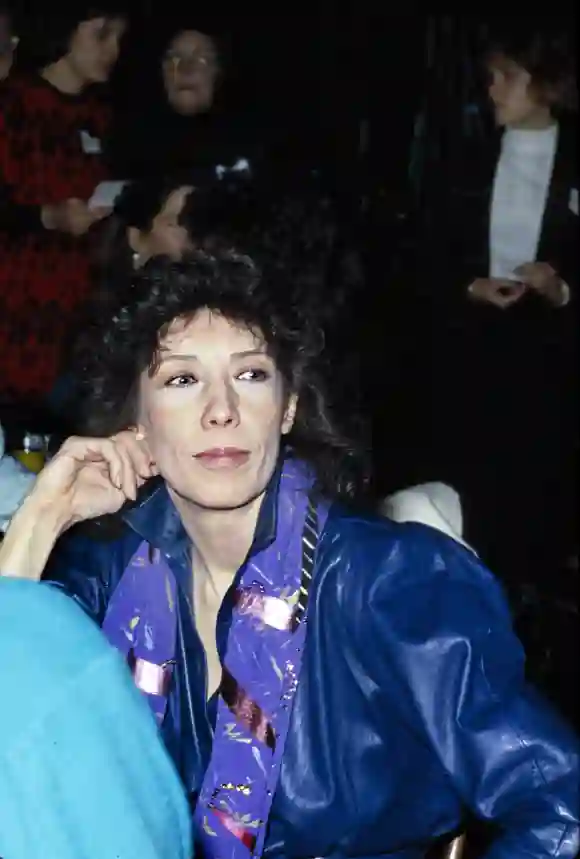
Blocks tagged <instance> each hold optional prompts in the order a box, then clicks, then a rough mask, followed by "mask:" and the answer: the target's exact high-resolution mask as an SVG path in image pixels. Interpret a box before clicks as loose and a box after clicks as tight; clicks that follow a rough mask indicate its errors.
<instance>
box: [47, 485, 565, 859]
mask: <svg viewBox="0 0 580 859" xmlns="http://www.w3.org/2000/svg"><path fill="white" fill-rule="evenodd" d="M276 492H277V485H276V481H273V483H272V486H271V487H270V489H269V491H268V494H267V496H266V498H265V500H264V504H263V506H262V510H261V513H260V519H259V522H258V529H257V534H256V540H255V544H254V546H253V548H252V552H257V551H259V550H260V548H263V546H264V545H267V544H268V541H270V540H272V539H273V536H274V535H275V533H276V527H277V523H276V518H275V515H276V503H275V502H276ZM125 519H126V523H127V528H126V531H125V533H124V534H122V535H120V536H118V537H117V538H115V539H105V538H104V537H103V539H102V540H97V539H94V538H89V537H88V536H80V535H77V536H71V537H70V538H69V539H66V540H64V541H63V542H62V544H61V546H60V547H59V550H58V551H57V552H56V553H55V555H54V556H53V559H52V561H51V565H50V570H49V572H48V575H49V576H50V577H51V578H52V580H53V582H54V583H55V584H58V585H59V586H60V587H62V588H63V589H64V590H66V591H67V592H68V593H70V594H71V595H73V596H74V598H75V599H77V600H78V602H79V603H80V604H81V605H83V607H84V608H85V610H86V611H87V612H88V613H89V614H90V615H91V616H93V617H94V618H95V619H96V620H97V622H102V620H103V617H104V612H105V611H106V606H107V602H108V599H109V597H110V594H111V593H112V591H113V590H114V588H115V586H116V584H117V582H118V581H119V578H120V576H121V575H122V573H123V571H124V569H125V567H126V565H127V562H128V561H129V559H130V557H131V555H132V554H133V552H134V551H135V549H136V547H137V545H138V544H139V542H140V541H141V540H142V539H146V540H148V541H149V542H150V543H151V544H152V545H153V546H154V547H156V548H158V549H160V550H161V551H162V552H163V553H164V555H165V558H166V560H167V562H168V564H169V565H170V566H171V568H172V570H173V572H174V574H175V576H176V579H177V583H178V600H179V616H178V636H177V639H178V648H177V653H176V660H177V664H176V670H175V673H174V685H173V689H172V690H171V693H170V697H169V702H168V711H167V716H166V719H165V723H164V726H163V732H164V739H165V742H166V745H167V747H168V749H169V751H170V753H171V754H172V756H173V759H174V761H175V763H176V766H177V768H178V770H179V772H180V775H181V778H182V780H183V783H184V785H185V787H186V790H187V791H188V793H189V794H190V797H191V801H192V802H195V799H196V796H197V793H198V791H199V788H200V785H201V781H202V778H203V774H204V772H205V768H206V767H207V764H208V760H209V755H210V752H211V744H212V728H211V725H210V722H209V720H208V713H207V707H206V702H205V700H204V689H205V660H204V654H203V649H202V645H201V642H200V640H199V637H198V635H197V633H196V631H195V624H194V618H193V613H192V611H193V607H192V604H191V596H190V595H191V572H190V562H189V552H188V542H187V536H186V534H185V531H184V529H183V526H182V525H181V522H180V519H179V516H178V514H177V511H176V510H175V508H174V506H173V504H172V502H171V500H170V498H169V495H168V493H167V490H166V489H165V487H164V486H163V485H160V486H158V487H157V488H155V489H154V490H153V491H149V492H148V493H146V495H145V496H144V497H143V498H142V500H140V502H138V503H137V504H136V505H135V506H134V507H133V508H132V509H131V510H130V511H129V512H128V513H127V514H126V516H125ZM230 621H231V598H229V597H226V599H225V601H224V605H223V606H222V609H221V611H220V614H219V617H218V626H217V638H218V648H219V649H220V651H221V652H222V653H223V643H224V641H225V637H226V636H227V631H228V627H229V624H230ZM579 778H580V771H579V748H578V742H577V738H576V737H575V736H574V735H573V733H572V732H571V730H570V729H569V728H568V727H567V726H566V725H565V724H563V723H562V722H561V720H560V719H559V718H558V716H557V715H556V714H554V713H553V711H552V710H551V708H550V707H549V706H548V705H547V704H546V703H545V702H544V701H542V700H540V699H539V698H538V697H537V696H536V695H535V693H534V692H533V690H531V689H530V688H529V687H528V686H527V685H526V683H525V681H524V657H523V652H522V648H521V646H520V644H519V642H518V640H517V639H516V637H515V636H514V634H513V631H512V628H511V621H510V617H509V612H508V609H507V605H506V602H505V599H504V596H503V593H502V591H501V588H500V587H499V585H498V583H497V582H496V580H495V579H494V577H493V576H492V575H491V574H490V573H489V572H488V571H487V570H486V569H485V567H483V566H482V564H481V563H480V562H479V560H478V559H477V558H476V557H475V556H474V555H473V553H471V552H469V551H468V550H467V549H464V548H463V547H462V546H460V545H459V544H457V543H455V542H454V541H452V540H451V539H448V538H446V537H445V536H443V535H441V534H439V533H437V532H435V531H433V530H431V529H429V528H427V527H425V526H421V525H415V524H396V523H392V522H389V521H386V520H383V519H374V518H368V517H358V516H355V515H351V514H349V513H348V512H346V511H344V510H343V509H341V508H340V507H338V506H335V507H333V508H332V509H331V511H330V514H329V518H328V521H327V524H326V527H325V529H324V533H323V535H322V538H321V542H320V545H319V551H318V555H317V564H316V569H315V571H314V577H313V585H312V589H311V594H310V602H309V620H308V627H307V638H306V645H305V652H304V658H303V664H302V671H301V679H300V684H299V688H298V692H297V695H296V699H295V703H294V709H293V713H292V719H291V723H290V727H289V732H288V739H287V744H286V747H285V753H284V759H283V762H282V768H281V773H280V781H279V784H278V790H277V792H276V796H275V798H274V802H273V806H272V813H271V816H270V827H269V832H268V836H267V840H266V845H265V856H266V857H284V856H324V857H332V859H335V857H343V856H349V857H352V859H354V857H361V859H362V857H364V859H374V857H380V856H385V855H388V856H389V857H391V859H403V857H404V859H419V857H423V856H424V853H425V849H426V845H427V844H428V843H429V842H430V841H431V840H432V839H434V838H436V837H438V836H442V835H444V834H445V833H449V832H451V831H453V830H454V829H455V828H456V827H458V826H459V825H460V823H461V821H462V818H463V814H464V810H465V809H466V808H469V809H470V810H471V812H473V813H474V814H475V815H477V816H478V817H480V818H482V819H484V820H492V821H494V823H496V824H497V825H498V832H499V834H498V838H497V839H496V841H495V842H494V844H493V846H492V847H491V849H490V851H489V852H488V854H487V855H486V858H485V859H546V857H548V856H549V857H558V859H564V857H565V859H571V857H575V856H576V855H577V852H578V832H579V827H578V821H579V817H580V808H579V806H580V799H579V791H578V783H579Z"/></svg>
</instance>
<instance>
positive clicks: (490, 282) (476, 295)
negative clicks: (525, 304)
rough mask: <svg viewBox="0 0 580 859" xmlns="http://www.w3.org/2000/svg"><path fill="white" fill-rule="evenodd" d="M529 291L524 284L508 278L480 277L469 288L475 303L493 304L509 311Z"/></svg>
mask: <svg viewBox="0 0 580 859" xmlns="http://www.w3.org/2000/svg"><path fill="white" fill-rule="evenodd" d="M526 290H527V286H526V284H524V283H520V282H518V281H515V280H508V279H507V278H496V277H478V278H477V279H476V280H474V281H473V283H471V284H470V285H469V287H468V288H467V293H468V295H469V297H470V298H471V299H472V300H473V301H479V302H481V303H483V304H492V305H493V306H494V307H497V308H499V309H500V310H507V309H508V308H509V307H511V306H512V305H513V304H516V303H517V302H518V301H519V300H520V298H521V297H522V296H523V295H524V293H525V292H526Z"/></svg>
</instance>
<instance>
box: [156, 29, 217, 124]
mask: <svg viewBox="0 0 580 859" xmlns="http://www.w3.org/2000/svg"><path fill="white" fill-rule="evenodd" d="M162 72H163V84H164V86H165V92H166V94H167V100H168V101H169V104H170V105H171V106H172V107H173V109H174V110H175V111H176V112H177V113H180V114H183V115H184V116H194V115H195V114H197V113H203V112H204V111H206V110H209V109H210V108H211V106H212V104H213V100H214V94H215V88H216V81H217V76H218V72H219V61H218V56H217V51H216V46H215V44H214V42H213V39H211V38H210V37H209V36H206V35H204V33H198V32H197V31H196V30H183V31H182V32H181V33H178V34H177V35H176V36H175V37H174V38H173V39H172V41H171V42H170V43H169V46H168V48H167V51H166V52H165V56H164V57H163V62H162Z"/></svg>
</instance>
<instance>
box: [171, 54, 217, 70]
mask: <svg viewBox="0 0 580 859" xmlns="http://www.w3.org/2000/svg"><path fill="white" fill-rule="evenodd" d="M163 61H164V63H167V64H169V65H172V66H173V69H174V71H177V69H180V70H181V69H189V70H190V71H197V70H198V69H199V70H202V69H203V70H204V71H208V72H216V71H217V70H218V61H217V58H216V57H214V56H212V55H211V54H178V53H174V52H173V51H170V52H169V53H167V54H165V57H164V60H163Z"/></svg>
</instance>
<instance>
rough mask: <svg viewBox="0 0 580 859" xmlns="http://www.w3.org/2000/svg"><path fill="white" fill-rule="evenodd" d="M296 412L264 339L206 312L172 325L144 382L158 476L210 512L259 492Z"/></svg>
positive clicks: (143, 424)
mask: <svg viewBox="0 0 580 859" xmlns="http://www.w3.org/2000/svg"><path fill="white" fill-rule="evenodd" d="M295 408H296V398H295V397H290V398H288V397H287V396H286V393H285V385H284V383H283V380H282V376H281V374H280V372H279V371H278V369H277V368H276V365H275V364H274V361H273V360H272V359H271V358H270V357H269V356H268V355H267V354H266V349H265V345H264V343H263V341H262V340H261V339H259V338H258V337H257V336H256V335H254V334H253V333H252V332H250V331H249V330H248V329H247V328H242V327H239V326H238V325H235V324H234V323H232V322H230V321H229V320H228V319H225V318H224V317H223V316H219V315H217V314H212V313H211V312H210V311H209V310H203V311H201V312H199V313H198V314H197V315H196V316H195V317H194V318H193V319H192V320H189V321H185V320H181V319H180V320H176V321H175V322H174V323H173V324H172V325H171V327H170V329H169V332H168V334H167V336H166V337H165V338H164V339H163V341H162V343H161V351H160V356H159V363H158V366H157V367H156V368H155V371H154V373H153V375H150V374H149V372H147V371H146V372H145V373H143V375H142V377H141V380H140V415H139V429H140V430H141V432H143V433H144V435H145V439H146V441H147V443H148V446H149V449H150V452H151V457H152V459H153V460H154V462H155V463H156V464H157V467H158V469H159V473H160V474H161V476H162V477H163V478H164V479H165V481H166V483H167V485H168V487H169V490H170V492H171V493H172V494H174V495H176V496H177V497H179V498H181V499H184V500H186V501H188V502H190V503H191V504H193V505H196V506H197V507H199V508H203V509H206V510H208V509H213V510H232V509H236V508H240V507H243V506H245V505H247V504H250V503H251V502H252V501H255V500H256V499H257V498H259V497H260V496H261V495H262V493H263V492H264V490H265V488H266V486H267V484H268V481H269V480H270V477H271V476H272V473H273V471H274V468H275V466H276V461H277V458H278V453H279V449H280V440H281V437H282V435H284V434H285V433H288V432H289V431H290V429H291V428H292V423H293V420H294V413H295Z"/></svg>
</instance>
